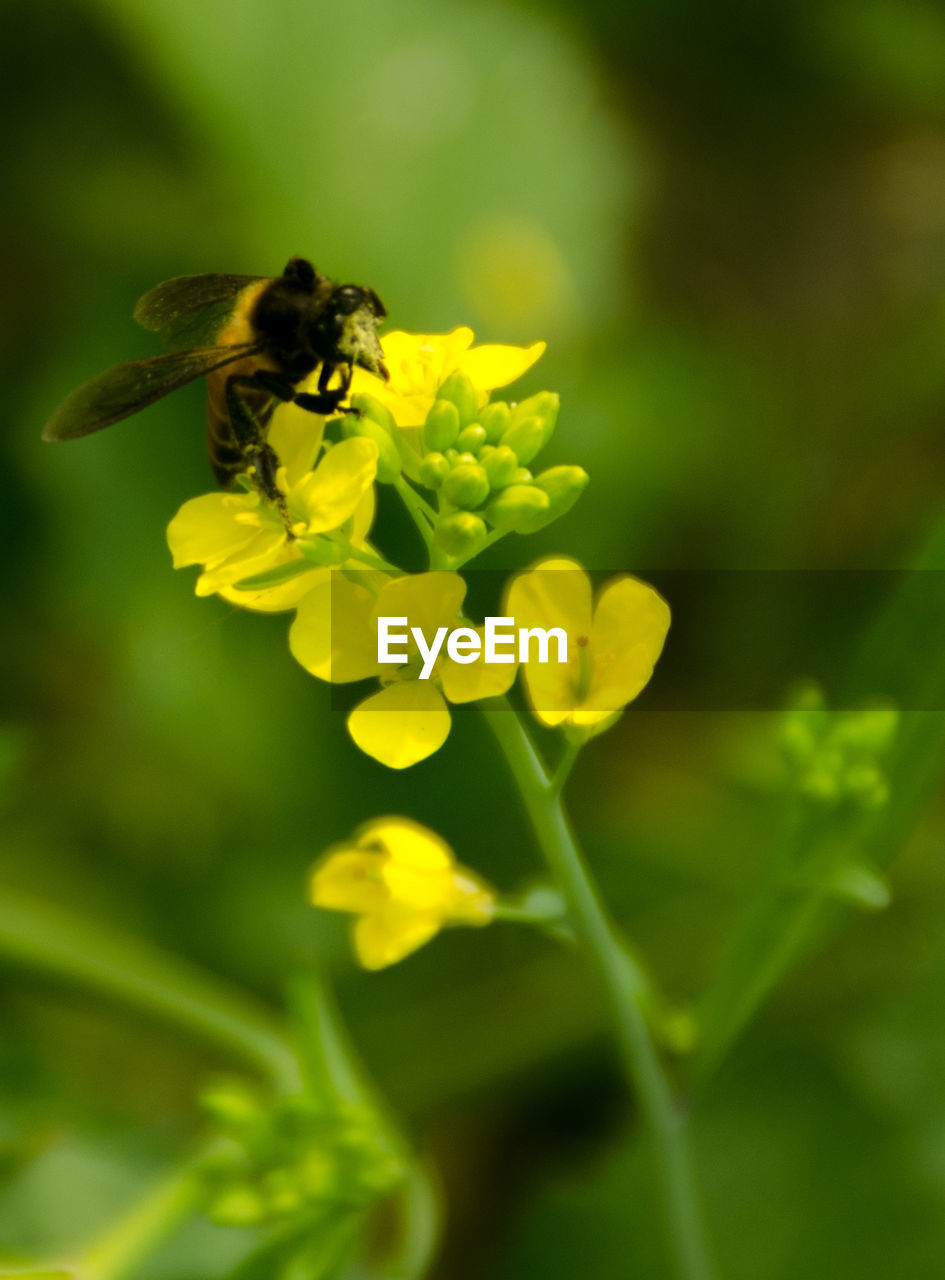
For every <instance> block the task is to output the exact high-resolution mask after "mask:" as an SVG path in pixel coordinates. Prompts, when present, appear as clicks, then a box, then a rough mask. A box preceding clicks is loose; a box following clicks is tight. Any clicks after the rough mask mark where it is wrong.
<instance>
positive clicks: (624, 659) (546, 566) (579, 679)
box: [505, 558, 669, 732]
mask: <svg viewBox="0 0 945 1280" xmlns="http://www.w3.org/2000/svg"><path fill="white" fill-rule="evenodd" d="M505 611H506V613H507V614H509V615H510V616H512V617H514V618H515V624H516V626H517V627H544V628H551V627H560V628H561V629H562V630H563V631H564V632H565V633H566V634H567V639H568V661H567V663H559V662H554V661H550V662H544V663H539V662H536V661H534V660H533V661H530V662H528V663H524V664H523V672H524V676H525V686H526V689H527V692H528V698H529V702H530V704H531V707H532V710H533V712H534V714H535V716H536V717H537V719H539V720H540V721H541V722H542V723H543V724H546V725H549V726H551V727H553V728H555V727H558V726H561V727H565V726H568V727H573V728H574V729H577V730H580V731H583V732H588V731H590V732H593V731H595V729H596V730H598V731H599V730H600V729H601V728H605V727H606V724H605V722H606V721H609V720H610V719H611V718H613V717H614V716H615V715H616V714H617V713H619V712H620V711H621V709H622V708H623V707H625V706H626V704H627V703H628V702H632V701H633V699H634V698H635V697H636V696H637V694H638V693H640V691H641V690H642V689H643V687H644V686H645V685H646V683H647V681H648V680H649V678H650V676H651V675H652V674H653V667H654V665H655V664H656V660H657V658H658V657H659V656H660V653H661V652H662V649H663V643H664V641H665V639H666V633H667V631H668V630H669V606H668V605H667V603H666V601H665V600H664V599H663V598H662V596H660V595H659V594H658V593H657V592H656V591H654V590H653V588H652V587H651V586H648V585H647V583H645V582H641V581H640V579H639V578H634V577H631V576H630V575H629V574H624V575H622V576H620V577H618V578H612V579H611V580H610V581H609V582H608V583H606V585H605V586H604V587H603V589H602V590H601V591H600V593H599V595H598V597H597V601H596V603H595V602H594V600H593V595H592V590H591V583H590V579H589V578H588V576H587V574H586V573H585V572H584V570H583V569H582V568H581V566H580V565H579V564H578V563H577V561H575V560H568V559H563V558H550V559H547V560H542V561H540V562H539V563H538V564H537V565H535V566H534V568H532V569H529V570H528V571H526V572H525V573H522V574H519V575H518V576H517V577H516V578H514V579H513V581H512V584H511V586H510V587H509V591H508V596H507V602H506V609H505ZM550 647H551V651H552V656H554V651H555V643H554V640H553V639H552V642H551V646H550Z"/></svg>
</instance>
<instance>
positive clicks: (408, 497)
mask: <svg viewBox="0 0 945 1280" xmlns="http://www.w3.org/2000/svg"><path fill="white" fill-rule="evenodd" d="M394 488H395V489H396V490H397V492H398V493H399V494H400V500H401V502H403V504H404V506H405V507H406V508H407V510H408V512H409V513H410V516H411V518H412V519H413V522H414V524H415V525H416V526H417V530H418V532H419V534H420V536H421V538H422V539H423V541H424V543H425V544H426V546H427V549H428V550H432V548H433V529H432V524H431V515H430V508H429V506H428V505H427V504H426V502H424V500H423V498H421V497H420V495H419V493H417V491H416V489H415V488H414V487H413V485H412V484H410V483H409V482H408V481H407V480H405V479H404V477H403V476H398V477H397V479H396V480H395V481H394Z"/></svg>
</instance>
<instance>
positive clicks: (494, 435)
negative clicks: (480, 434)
mask: <svg viewBox="0 0 945 1280" xmlns="http://www.w3.org/2000/svg"><path fill="white" fill-rule="evenodd" d="M511 420H512V410H511V409H510V408H509V406H508V405H507V404H506V403H505V401H504V400H495V401H493V402H492V403H491V404H487V405H486V406H485V408H484V409H482V410H481V411H480V414H479V422H480V424H481V425H482V429H483V431H485V433H486V439H487V440H488V442H489V443H490V444H497V443H498V441H499V440H500V439H501V438H502V433H503V432H504V431H505V430H506V429H507V428H508V426H509V423H510V422H511Z"/></svg>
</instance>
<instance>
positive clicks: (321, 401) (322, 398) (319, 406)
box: [293, 364, 361, 417]
mask: <svg viewBox="0 0 945 1280" xmlns="http://www.w3.org/2000/svg"><path fill="white" fill-rule="evenodd" d="M338 368H339V366H338V365H336V364H323V365H322V371H321V373H320V374H319V375H318V392H317V393H312V392H310V391H300V392H299V393H298V394H297V395H295V396H294V397H293V403H294V404H297V405H298V406H299V407H300V408H302V409H308V411H309V412H310V413H321V414H325V415H328V414H331V413H337V411H338V409H339V408H340V407H341V402H342V400H344V398H345V396H346V395H347V394H348V388H349V387H350V386H351V377H352V369H351V365H350V364H346V365H345V366H344V371H343V373H342V380H341V386H340V387H333V388H332V389H331V390H330V391H329V389H328V384H329V382H330V381H331V379H332V378H333V377H334V375H335V373H336V371H337V370H338ZM342 412H344V413H354V414H357V416H358V417H360V416H361V410H360V409H351V408H346V409H344V410H343V411H342Z"/></svg>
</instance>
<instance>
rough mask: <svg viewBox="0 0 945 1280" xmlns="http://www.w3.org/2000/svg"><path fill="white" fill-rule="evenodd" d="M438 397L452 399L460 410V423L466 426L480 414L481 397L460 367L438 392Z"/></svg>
mask: <svg viewBox="0 0 945 1280" xmlns="http://www.w3.org/2000/svg"><path fill="white" fill-rule="evenodd" d="M437 399H439V400H450V401H452V403H453V404H455V405H456V408H457V410H458V411H459V424H460V426H461V427H466V426H468V425H469V424H470V422H475V421H476V419H477V418H478V416H479V397H478V396H477V395H476V388H475V387H474V386H473V384H472V382H471V381H470V380H469V378H468V377H467V376H466V374H465V373H461V372H460V370H459V369H454V370H453V372H452V373H451V374H450V376H449V377H448V378H447V379H446V381H445V382H444V383H443V385H442V386H441V387H440V389H439V391H438V392H437Z"/></svg>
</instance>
